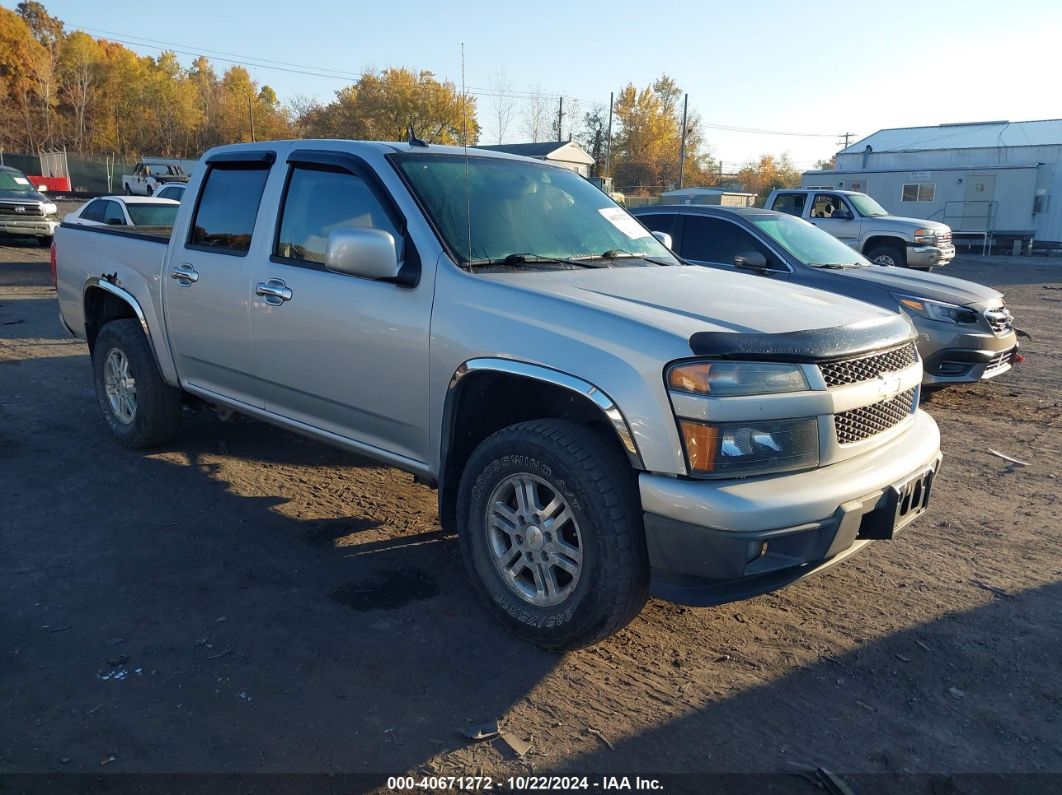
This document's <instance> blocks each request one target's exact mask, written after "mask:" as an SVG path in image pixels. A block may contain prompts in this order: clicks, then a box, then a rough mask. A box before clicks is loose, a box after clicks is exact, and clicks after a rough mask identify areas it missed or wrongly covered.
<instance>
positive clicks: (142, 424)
mask: <svg viewBox="0 0 1062 795" xmlns="http://www.w3.org/2000/svg"><path fill="white" fill-rule="evenodd" d="M92 371H93V376H94V380H95V383H96V398H97V399H98V400H99V404H100V410H101V411H102V412H103V418H104V419H105V420H106V422H107V425H108V426H109V427H110V429H111V433H113V434H114V436H115V438H116V439H117V440H118V442H119V444H121V445H123V446H124V447H132V448H140V447H153V446H155V445H159V444H162V443H163V442H165V441H167V440H168V439H170V438H171V437H172V436H173V435H174V434H175V433H176V432H177V429H178V427H179V426H180V422H181V402H182V396H181V390H179V389H175V388H174V387H172V386H170V385H169V384H167V383H166V382H165V381H164V380H163V378H162V374H161V373H160V372H159V368H158V365H156V364H155V357H154V356H152V353H151V348H150V347H149V343H148V340H147V337H145V336H144V332H143V330H142V329H141V327H140V322H139V321H138V320H135V319H132V318H126V319H122V320H112V321H111V322H110V323H108V324H107V325H105V326H104V327H103V328H102V329H100V333H99V335H98V336H97V337H96V343H95V345H94V346H93V349H92Z"/></svg>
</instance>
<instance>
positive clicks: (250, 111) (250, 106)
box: [247, 93, 258, 141]
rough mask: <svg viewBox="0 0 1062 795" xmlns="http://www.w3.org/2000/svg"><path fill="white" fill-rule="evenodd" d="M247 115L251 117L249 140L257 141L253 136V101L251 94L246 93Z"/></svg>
mask: <svg viewBox="0 0 1062 795" xmlns="http://www.w3.org/2000/svg"><path fill="white" fill-rule="evenodd" d="M247 116H248V117H249V118H250V119H251V140H252V141H257V140H258V139H257V138H255V137H254V103H253V102H252V101H251V94H250V93H248V94H247Z"/></svg>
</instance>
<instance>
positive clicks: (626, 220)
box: [598, 207, 649, 240]
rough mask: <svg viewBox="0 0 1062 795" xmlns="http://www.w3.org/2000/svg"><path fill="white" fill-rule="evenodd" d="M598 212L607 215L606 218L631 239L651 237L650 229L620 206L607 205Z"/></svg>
mask: <svg viewBox="0 0 1062 795" xmlns="http://www.w3.org/2000/svg"><path fill="white" fill-rule="evenodd" d="M598 212H599V213H601V214H602V215H603V216H605V219H606V220H607V221H609V223H611V224H612V225H613V226H614V227H616V228H617V229H618V230H620V231H621V232H622V233H623V234H625V235H626V236H627V237H629V238H630V239H631V240H637V239H638V238H640V237H649V230H648V229H646V228H645V227H644V226H642V225H641V224H640V223H638V222H637V221H635V220H634V219H633V218H631V217H630V216H629V215H628V214H627V212H626V211H625V210H621V209H620V208H619V207H605V208H604V209H601V210H598Z"/></svg>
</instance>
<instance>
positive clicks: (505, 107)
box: [490, 68, 516, 144]
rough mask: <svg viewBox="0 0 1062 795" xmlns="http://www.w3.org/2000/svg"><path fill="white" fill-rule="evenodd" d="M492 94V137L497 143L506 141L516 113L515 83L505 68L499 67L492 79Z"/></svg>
mask: <svg viewBox="0 0 1062 795" xmlns="http://www.w3.org/2000/svg"><path fill="white" fill-rule="evenodd" d="M490 90H491V92H492V96H491V121H492V122H493V123H494V129H493V130H492V131H491V138H493V139H495V143H498V144H503V143H505V136H506V135H507V134H508V132H509V126H510V125H511V124H512V121H513V116H514V115H515V114H516V97H515V96H514V95H513V84H512V81H511V80H509V78H508V76H507V75H506V74H505V69H501V68H499V69H498V71H497V72H495V73H494V77H493V78H492V79H491V81H490Z"/></svg>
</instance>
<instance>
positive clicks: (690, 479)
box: [55, 141, 940, 649]
mask: <svg viewBox="0 0 1062 795" xmlns="http://www.w3.org/2000/svg"><path fill="white" fill-rule="evenodd" d="M188 192H189V196H190V199H189V201H186V202H183V203H182V204H181V205H180V209H179V210H178V212H177V219H176V223H175V226H174V227H173V232H172V235H171V237H170V239H169V241H168V242H167V241H166V240H164V239H163V240H160V239H157V238H153V237H150V236H139V235H137V234H135V232H134V233H128V232H124V231H118V230H116V229H111V228H108V227H84V226H74V225H68V224H64V225H63V226H62V227H61V228H60V229H59V230H58V233H57V240H56V247H55V257H56V266H57V281H58V291H59V303H60V307H61V311H62V317H63V321H64V323H65V324H66V326H67V327H68V328H69V330H70V331H71V332H73V333H74V334H76V335H78V336H80V337H83V338H84V339H86V340H87V341H88V345H89V349H90V351H91V353H92V363H93V368H94V377H95V383H96V392H97V396H98V399H99V406H100V409H101V411H102V414H103V417H104V420H105V421H106V423H107V426H108V427H109V429H110V430H111V432H112V433H113V435H114V436H115V437H116V438H117V440H118V441H119V442H120V443H122V444H124V445H127V446H129V447H146V446H150V445H156V444H159V443H161V442H163V441H165V440H167V439H169V438H170V437H171V436H173V434H175V433H176V432H177V430H178V427H179V425H180V419H181V413H182V404H184V405H192V406H195V405H199V406H201V405H203V404H204V403H208V404H216V405H218V406H221V407H225V408H227V409H231V410H235V411H238V412H242V413H244V414H246V415H249V416H251V417H256V418H258V419H260V420H263V421H265V422H267V423H272V424H274V425H277V426H280V427H283V428H288V429H291V430H293V431H297V432H300V433H303V434H307V435H309V436H312V437H314V438H317V439H320V440H321V441H324V442H327V443H330V444H335V445H339V446H341V447H344V448H346V449H349V450H352V451H356V452H358V453H360V454H363V455H366V456H369V457H371V458H373V459H376V460H378V461H381V462H384V463H387V464H390V465H393V466H396V467H400V468H402V469H405V470H407V471H409V472H411V473H413V474H414V475H415V476H416V477H418V478H419V479H421V480H423V481H426V482H428V483H430V484H432V485H434V486H435V487H437V488H438V493H439V521H440V524H441V526H442V527H443V528H444V529H445V530H447V531H449V532H452V533H456V534H457V536H458V539H459V542H460V545H461V549H462V552H463V555H464V558H465V561H466V564H467V568H468V570H469V572H470V573H471V576H472V580H473V582H474V583H476V586H477V587H478V589H479V591H480V593H481V594H482V595H483V598H484V602H485V604H486V605H487V606H488V608H489V609H490V610H491V611H492V612H493V613H494V614H495V615H496V616H497V617H498V618H499V619H500V620H501V621H503V622H504V623H505V624H506V625H508V626H509V627H510V628H511V629H512V630H514V631H515V632H517V633H518V634H520V635H521V636H523V637H525V638H528V639H530V640H532V641H534V642H536V643H539V644H541V645H543V646H546V647H549V648H553V649H568V648H573V647H577V646H580V645H585V644H588V643H593V642H595V641H597V640H600V639H601V638H604V637H606V636H607V635H609V634H611V633H613V632H615V631H616V630H618V629H619V628H620V627H622V626H623V625H625V624H626V623H627V622H628V621H630V620H631V619H632V618H633V617H634V616H635V615H637V614H638V612H639V611H640V609H641V607H642V605H643V604H644V602H645V599H646V597H647V595H648V594H649V593H650V591H651V592H653V593H655V594H657V595H659V596H661V597H663V598H666V599H670V600H673V601H677V602H681V603H685V604H693V605H709V604H717V603H720V602H726V601H733V600H737V599H743V598H746V597H749V596H752V595H755V594H758V593H763V592H766V591H770V590H773V589H776V588H780V587H782V586H784V585H787V584H789V583H792V582H795V581H796V580H799V579H801V578H802V577H805V576H807V575H809V574H811V573H813V572H816V571H820V570H822V569H823V568H825V567H827V566H830V565H832V564H834V563H836V562H838V561H840V560H842V559H844V558H845V557H847V556H848V555H851V554H852V553H854V552H856V551H857V550H859V549H861V548H863V547H864V546H865V545H866V544H868V543H870V542H871V541H872V540H874V539H888V538H891V537H892V536H893V535H894V534H895V533H897V532H898V531H899V530H901V529H903V528H904V527H905V526H907V525H908V523H909V522H911V521H912V520H913V519H914V518H915V517H917V516H918V515H920V514H921V513H922V512H923V511H925V510H926V507H927V504H928V501H929V494H930V487H931V485H932V483H933V479H934V476H935V474H936V472H937V469H938V466H939V464H940V444H939V443H940V439H939V435H938V432H937V426H936V424H935V423H934V422H933V420H932V419H931V418H930V417H929V416H928V415H927V414H925V413H924V412H923V411H921V410H920V409H919V408H918V396H919V388H920V387H919V384H920V382H921V379H922V364H921V361H920V360H919V358H918V353H917V350H916V348H915V346H914V337H915V333H914V329H913V327H912V325H911V323H910V321H909V320H908V319H907V317H906V316H905V315H902V314H898V313H896V312H892V311H887V310H885V309H880V308H877V307H873V306H870V305H869V304H865V303H861V302H859V301H854V300H852V299H848V298H844V297H841V296H838V295H833V294H830V293H824V292H819V291H817V290H813V289H810V288H805V287H800V286H797V285H785V284H776V283H773V282H769V281H764V280H762V279H758V278H754V277H750V276H747V275H745V274H741V273H725V272H722V271H718V270H710V269H707V268H699V267H695V266H687V265H685V264H683V263H681V262H680V261H678V260H676V259H675V258H674V256H673V255H672V254H671V253H670V252H669V250H668V249H667V248H666V247H665V246H664V245H662V243H661V242H659V241H658V240H657V239H656V238H655V237H654V236H653V235H651V234H650V232H649V231H648V230H647V229H646V228H645V227H644V226H642V224H641V223H640V222H639V221H637V220H636V219H634V218H632V217H631V216H630V215H629V214H627V213H626V211H624V210H623V209H622V208H620V207H618V206H616V204H615V203H614V202H613V201H612V200H611V199H609V197H608V196H606V195H605V194H604V193H602V192H601V191H599V190H597V189H596V188H595V187H594V186H593V185H591V184H590V183H589V182H587V181H586V180H585V179H583V178H582V177H580V176H579V175H578V174H575V173H574V172H571V171H568V170H566V169H564V168H561V167H558V166H554V165H551V164H549V163H544V162H542V161H538V160H529V159H525V158H518V157H513V156H511V155H505V154H501V153H494V152H490V153H488V152H483V151H477V150H474V149H473V150H469V151H468V152H467V153H465V152H463V151H462V150H461V149H457V148H451V147H442V146H426V145H424V144H421V143H420V142H411V143H410V144H387V143H363V142H352V141H283V142H276V143H256V144H243V145H237V146H232V147H224V148H220V149H214V150H211V151H210V152H208V153H207V154H206V155H205V157H204V160H203V163H202V167H201V168H200V169H198V170H197V173H196V176H195V177H194V178H193V179H192V182H191V183H190V185H189V187H188ZM838 598H841V597H840V596H839V597H838Z"/></svg>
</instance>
